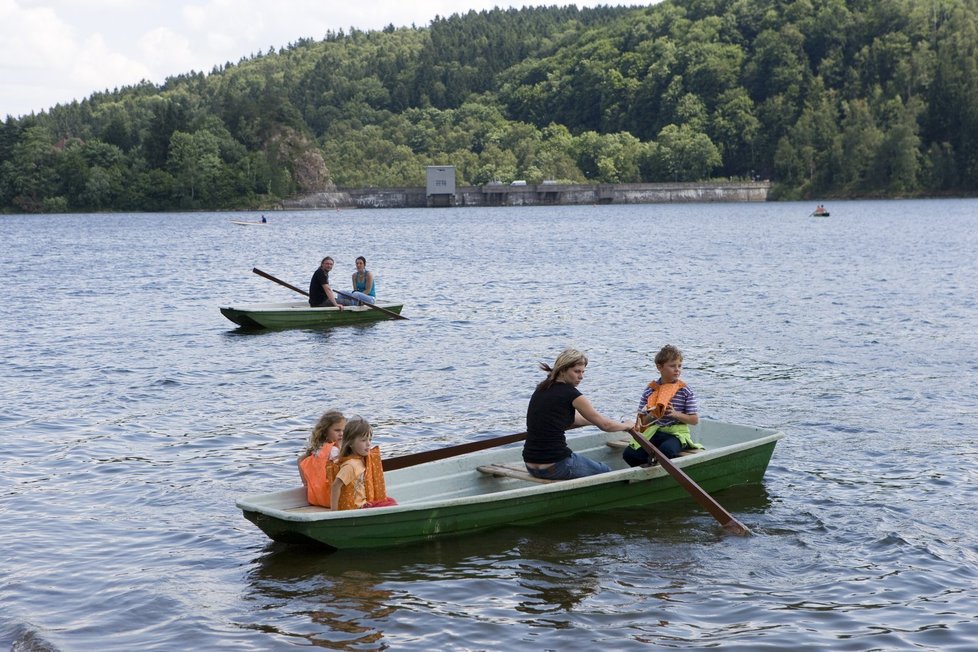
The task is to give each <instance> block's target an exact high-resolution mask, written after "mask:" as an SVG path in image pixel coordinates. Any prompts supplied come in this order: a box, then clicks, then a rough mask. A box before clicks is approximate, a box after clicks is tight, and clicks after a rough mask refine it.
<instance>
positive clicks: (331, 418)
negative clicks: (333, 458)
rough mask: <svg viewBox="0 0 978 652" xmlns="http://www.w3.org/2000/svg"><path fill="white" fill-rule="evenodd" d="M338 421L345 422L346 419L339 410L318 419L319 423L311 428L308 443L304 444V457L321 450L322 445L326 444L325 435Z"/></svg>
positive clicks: (330, 411) (329, 412)
mask: <svg viewBox="0 0 978 652" xmlns="http://www.w3.org/2000/svg"><path fill="white" fill-rule="evenodd" d="M340 421H346V417H345V416H343V413H342V412H340V411H339V410H329V411H327V412H325V413H324V414H323V416H321V417H319V421H317V422H316V425H315V427H313V429H312V433H311V434H310V435H309V441H308V442H307V443H306V455H312V454H313V453H315V452H316V451H318V450H319V449H320V448H322V446H323V444H325V443H326V433H328V432H329V429H330V428H332V427H333V426H335V425H336V424H337V423H339V422H340Z"/></svg>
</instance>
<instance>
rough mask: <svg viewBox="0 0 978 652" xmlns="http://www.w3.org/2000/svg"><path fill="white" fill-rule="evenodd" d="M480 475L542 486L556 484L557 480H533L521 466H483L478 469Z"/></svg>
mask: <svg viewBox="0 0 978 652" xmlns="http://www.w3.org/2000/svg"><path fill="white" fill-rule="evenodd" d="M478 469H479V472H480V473H485V474H486V475H491V476H494V477H497V478H498V477H507V478H516V479H517V480H526V481H527V482H540V483H542V484H548V483H550V482H557V480H547V479H545V478H534V477H533V476H532V475H530V473H529V472H528V471H527V470H526V467H525V466H523V465H522V464H486V465H484V466H480V467H478Z"/></svg>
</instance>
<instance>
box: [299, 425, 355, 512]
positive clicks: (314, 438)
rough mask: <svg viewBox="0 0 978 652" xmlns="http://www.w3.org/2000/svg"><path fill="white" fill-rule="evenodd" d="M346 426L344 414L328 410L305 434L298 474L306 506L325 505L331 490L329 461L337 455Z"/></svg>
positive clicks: (334, 460) (336, 457)
mask: <svg viewBox="0 0 978 652" xmlns="http://www.w3.org/2000/svg"><path fill="white" fill-rule="evenodd" d="M345 427H346V417H344V416H343V413H342V412H340V411H339V410H329V411H328V412H326V413H324V414H323V415H322V416H321V417H319V421H317V422H316V426H315V427H314V428H313V429H312V433H311V434H310V435H309V441H308V442H307V443H306V450H305V452H304V453H303V454H302V455H301V456H300V457H299V477H301V478H302V484H303V486H305V488H306V500H308V501H309V504H310V505H320V506H322V507H329V502H330V495H331V492H332V490H333V487H332V481H333V478H332V475H335V474H330V473H329V472H328V467H329V465H330V464H331V463H335V462H336V460H337V459H339V457H340V439H341V438H342V437H343V429H344V428H345Z"/></svg>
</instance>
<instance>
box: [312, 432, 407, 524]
mask: <svg viewBox="0 0 978 652" xmlns="http://www.w3.org/2000/svg"><path fill="white" fill-rule="evenodd" d="M347 462H352V463H353V464H354V465H357V466H360V465H362V466H363V467H364V469H363V491H362V492H358V491H357V489H358V486H357V485H358V480H359V478H357V479H356V480H354V481H353V482H349V483H347V484H344V485H343V489H342V490H341V491H340V502H339V505H338V508H339V509H340V510H343V509H358V508H360V507H372V506H377V507H379V506H382V505H391V504H397V503H396V502H394V500H393V499H390V498H388V497H387V487H386V485H385V484H384V466H383V462H382V461H381V459H380V446H374V447H373V448H371V449H370V452H369V453H368V454H367V456H366V457H360V456H359V455H348V456H347V457H344V458H342V459H340V460H338V461H337V462H334V463H332V464H330V465H328V467H327V473H328V474H330V475H331V476H332V477H331V481H332V480H333V479H335V478H336V474H337V473H338V472H339V470H340V466H341V465H343V464H345V463H347ZM357 462H359V464H357ZM357 471H358V473H359V469H357ZM331 484H332V482H331ZM328 505H329V503H328V502H327V506H328Z"/></svg>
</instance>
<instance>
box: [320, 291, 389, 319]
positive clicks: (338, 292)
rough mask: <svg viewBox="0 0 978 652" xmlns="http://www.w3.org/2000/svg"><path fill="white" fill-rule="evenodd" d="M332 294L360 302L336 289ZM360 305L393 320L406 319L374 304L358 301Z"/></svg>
mask: <svg viewBox="0 0 978 652" xmlns="http://www.w3.org/2000/svg"><path fill="white" fill-rule="evenodd" d="M333 292H335V293H336V294H342V295H343V296H344V297H346V298H348V299H353V300H355V301H360V300H359V299H357V298H356V297H355V296H353V295H352V294H347V293H346V292H344V291H343V290H337V289H335V288H334V289H333ZM360 305H361V306H367V307H368V308H373V309H374V310H379V311H381V312H384V313H387V314H388V315H390V316H391V317H393V318H395V319H407V317H405V316H404V315H399V314H397V313H396V312H394V311H393V310H388V309H387V308H381V307H380V306H375V305H374V304H372V303H367V302H366V301H360Z"/></svg>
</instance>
